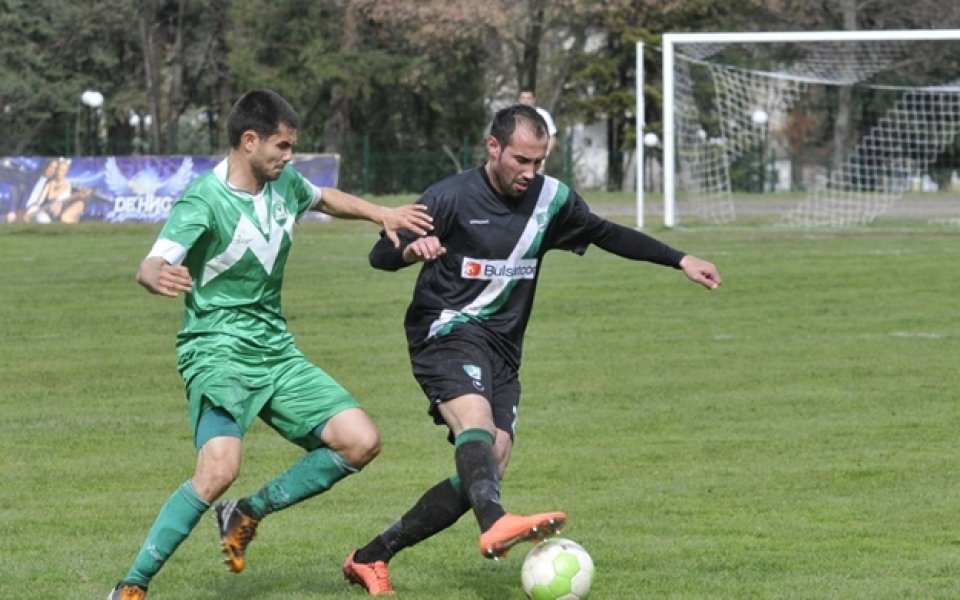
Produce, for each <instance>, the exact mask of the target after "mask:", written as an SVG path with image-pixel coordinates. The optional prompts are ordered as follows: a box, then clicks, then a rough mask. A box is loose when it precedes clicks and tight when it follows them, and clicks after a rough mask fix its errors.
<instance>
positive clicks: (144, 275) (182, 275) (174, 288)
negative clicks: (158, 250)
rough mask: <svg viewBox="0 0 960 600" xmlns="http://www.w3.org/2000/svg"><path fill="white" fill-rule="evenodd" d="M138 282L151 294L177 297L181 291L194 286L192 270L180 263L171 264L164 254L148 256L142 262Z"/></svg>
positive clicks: (186, 290)
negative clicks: (191, 275)
mask: <svg viewBox="0 0 960 600" xmlns="http://www.w3.org/2000/svg"><path fill="white" fill-rule="evenodd" d="M137 283H139V284H140V285H142V286H143V287H144V288H146V289H147V291H148V292H150V293H151V294H157V295H158V296H166V297H167V298H176V297H177V296H178V295H179V293H180V292H189V291H190V289H191V288H193V280H192V279H191V278H190V271H189V270H187V268H186V267H184V266H182V265H180V266H177V265H171V264H170V263H168V262H167V261H166V260H165V259H164V258H163V257H162V256H148V257H147V258H145V259H143V262H141V263H140V269H139V270H138V271H137Z"/></svg>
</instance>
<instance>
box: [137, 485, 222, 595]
mask: <svg viewBox="0 0 960 600" xmlns="http://www.w3.org/2000/svg"><path fill="white" fill-rule="evenodd" d="M208 508H210V505H209V504H208V503H207V502H205V501H203V499H201V498H200V496H198V495H197V492H196V490H194V489H193V484H192V483H190V481H189V480H187V481H185V482H184V483H183V484H182V485H181V486H180V487H179V488H177V490H176V491H175V492H173V494H171V496H170V498H168V499H167V501H166V503H164V505H163V507H162V508H161V509H160V512H159V513H158V514H157V518H156V520H154V522H153V526H152V527H151V528H150V531H149V532H147V539H146V540H145V541H144V542H143V546H142V547H141V548H140V552H139V553H138V554H137V558H136V560H135V561H134V563H133V566H132V567H130V571H128V572H127V575H126V577H124V578H123V581H124V582H125V583H135V584H137V585H139V586H142V587H144V588H146V587H149V585H150V580H151V579H153V576H154V575H156V574H157V571H159V570H160V568H161V567H162V566H163V565H164V563H165V562H167V559H168V558H170V555H171V554H173V552H174V550H176V549H177V546H179V545H180V543H181V542H183V540H185V539H187V536H188V535H190V532H191V531H193V528H194V527H196V525H197V523H199V522H200V517H202V516H203V513H205V512H206V511H207V509H208Z"/></svg>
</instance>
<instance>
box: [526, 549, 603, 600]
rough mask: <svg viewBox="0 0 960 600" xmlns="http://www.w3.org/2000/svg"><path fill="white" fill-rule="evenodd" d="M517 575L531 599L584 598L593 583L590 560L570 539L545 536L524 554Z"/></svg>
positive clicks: (579, 599)
mask: <svg viewBox="0 0 960 600" xmlns="http://www.w3.org/2000/svg"><path fill="white" fill-rule="evenodd" d="M520 577H521V580H522V581H523V591H525V592H526V593H527V596H529V597H530V598H532V599H533V600H584V598H586V597H587V596H588V595H589V594H590V584H591V583H592V582H593V559H591V558H590V555H589V554H587V551H586V550H584V549H583V546H581V545H580V544H578V543H576V542H574V541H573V540H568V539H567V538H562V537H553V538H547V539H546V540H544V541H542V542H540V543H539V544H537V545H536V546H534V547H533V549H532V550H530V552H528V553H527V556H526V558H524V559H523V569H522V570H521V572H520Z"/></svg>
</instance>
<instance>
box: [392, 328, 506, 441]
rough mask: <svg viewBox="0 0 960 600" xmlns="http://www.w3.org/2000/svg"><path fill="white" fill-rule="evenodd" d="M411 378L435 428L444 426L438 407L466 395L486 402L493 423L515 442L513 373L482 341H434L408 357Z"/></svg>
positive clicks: (448, 338) (452, 335) (458, 337)
mask: <svg viewBox="0 0 960 600" xmlns="http://www.w3.org/2000/svg"><path fill="white" fill-rule="evenodd" d="M410 364H411V365H412V367H413V376H414V377H415V378H416V380H417V383H419V384H420V388H421V389H422V390H423V393H424V394H426V395H427V399H428V400H429V401H430V408H429V410H428V411H427V412H428V413H429V414H430V416H432V417H433V422H434V423H436V424H437V425H446V422H445V421H444V420H443V417H441V416H440V411H439V410H438V406H439V405H440V404H442V403H443V402H446V401H447V400H453V399H454V398H459V397H460V396H464V395H466V394H478V395H480V396H483V397H484V398H486V399H487V401H488V402H489V403H490V406H491V408H492V409H493V423H494V424H495V425H496V426H497V429H502V430H504V431H506V432H507V433H509V434H510V439H511V440H512V439H513V438H514V434H515V429H516V424H517V410H518V408H519V405H520V378H519V376H518V373H517V371H516V369H514V368H513V367H512V366H511V365H510V364H509V363H508V362H507V361H505V360H504V359H503V357H502V356H501V354H500V353H498V352H496V351H495V350H494V349H493V348H491V347H490V346H489V345H488V344H487V343H486V342H485V341H484V340H483V339H481V338H476V337H473V336H470V337H468V336H463V335H457V333H456V332H453V333H450V334H448V335H445V336H443V337H439V338H434V339H433V340H431V341H430V342H428V343H426V344H424V345H423V346H420V347H419V348H417V349H416V350H415V351H414V352H413V353H412V354H411V356H410Z"/></svg>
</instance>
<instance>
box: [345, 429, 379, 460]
mask: <svg viewBox="0 0 960 600" xmlns="http://www.w3.org/2000/svg"><path fill="white" fill-rule="evenodd" d="M341 454H343V457H344V458H345V459H347V461H348V462H349V463H350V464H351V465H353V466H354V467H356V468H358V469H362V468H363V467H365V466H366V465H368V464H369V463H370V461H372V460H373V459H374V458H376V457H377V455H378V454H380V432H379V431H378V430H377V429H376V428H375V427H371V428H367V429H364V430H362V431H359V432H357V434H356V437H355V438H354V440H353V443H351V444H350V446H349V447H348V448H345V449H344V451H343V452H342V453H341Z"/></svg>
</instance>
